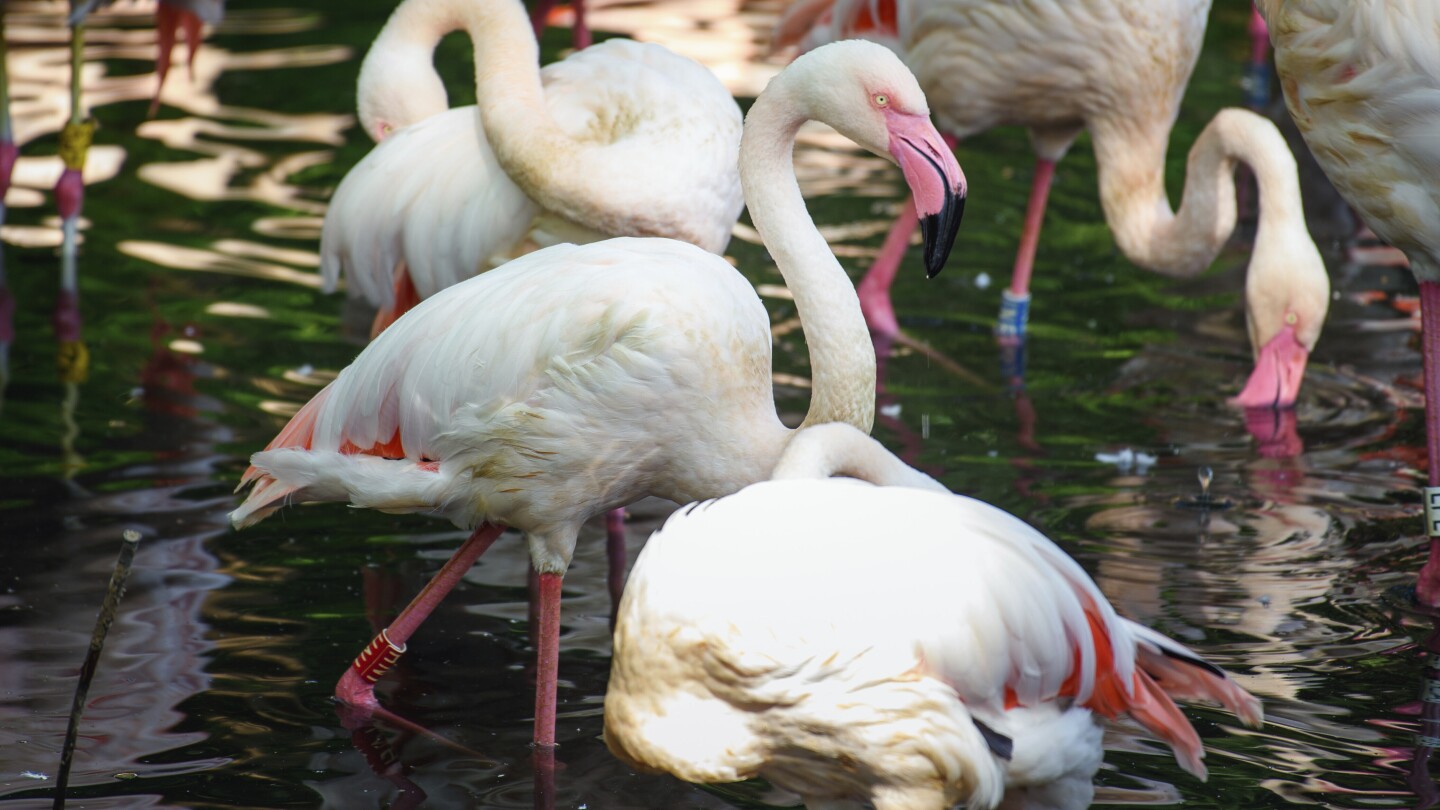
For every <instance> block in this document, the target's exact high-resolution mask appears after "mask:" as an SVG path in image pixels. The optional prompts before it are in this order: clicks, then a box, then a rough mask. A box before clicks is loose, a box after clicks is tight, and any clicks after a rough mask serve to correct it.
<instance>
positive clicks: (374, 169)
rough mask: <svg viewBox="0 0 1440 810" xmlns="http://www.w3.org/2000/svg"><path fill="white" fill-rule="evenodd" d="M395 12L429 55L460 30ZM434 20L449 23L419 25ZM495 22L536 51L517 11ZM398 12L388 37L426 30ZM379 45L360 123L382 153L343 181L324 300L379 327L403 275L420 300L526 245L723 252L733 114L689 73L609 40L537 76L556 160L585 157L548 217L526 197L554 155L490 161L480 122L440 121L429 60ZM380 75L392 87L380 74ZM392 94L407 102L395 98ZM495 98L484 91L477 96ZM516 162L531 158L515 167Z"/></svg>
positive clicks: (411, 49) (645, 47)
mask: <svg viewBox="0 0 1440 810" xmlns="http://www.w3.org/2000/svg"><path fill="white" fill-rule="evenodd" d="M487 2H490V3H501V2H506V3H508V2H509V0H487ZM408 5H411V6H413V7H414V8H418V9H419V12H414V13H415V14H421V12H425V13H426V14H429V15H430V16H432V17H434V20H433V21H432V22H431V23H430V25H431V29H430V30H427V31H424V32H423V33H421V34H417V36H421V41H422V42H423V43H425V45H426V47H428V48H433V46H434V40H436V39H438V33H443V31H444V30H448V29H449V28H451V27H455V26H457V25H459V24H460V22H461V21H462V20H463V19H464V17H463V16H460V15H463V14H464V13H465V12H463V11H456V10H453V9H449V8H447V7H446V6H444V5H443V4H442V3H441V2H435V1H434V0H431V2H429V4H428V5H426V4H425V3H416V2H415V0H411V3H410V4H408ZM436 8H440V9H441V10H442V11H444V12H445V13H446V14H449V15H451V16H448V17H446V16H435V15H439V14H440V13H441V12H440V11H435V12H433V13H432V12H426V9H436ZM504 10H505V11H509V12H512V13H510V14H509V16H510V17H517V18H519V19H518V20H517V21H512V22H513V24H512V27H511V30H510V34H509V35H510V36H519V37H525V38H529V39H530V40H531V47H532V48H533V34H532V33H531V32H530V30H529V28H528V26H526V25H525V24H524V19H523V15H522V10H521V9H519V7H518V5H517V6H516V8H515V9H514V10H510V9H508V8H507V9H504ZM401 11H406V9H405V7H404V6H402V9H401ZM401 11H397V13H396V17H395V18H392V22H391V23H390V24H388V25H387V29H393V28H394V27H396V25H397V23H396V20H402V21H403V20H414V19H426V18H425V17H424V15H422V16H421V17H419V18H417V17H414V16H402V15H401ZM507 19H508V18H507ZM417 25H418V23H417ZM486 30H487V31H489V30H491V29H488V28H487V29H486ZM500 33H501V34H503V33H504V31H503V30H502V31H501V32H500ZM486 36H489V37H491V40H490V41H488V42H479V43H478V45H477V47H479V48H499V47H502V46H501V45H500V44H499V42H500V40H501V35H500V34H495V33H493V32H492V33H490V34H487V35H486ZM392 39H393V38H392V37H388V36H387V33H385V32H382V34H381V37H380V38H378V39H377V44H376V46H375V48H372V52H371V54H370V55H369V56H367V58H366V62H365V66H364V68H363V69H362V74H361V75H362V89H361V94H360V95H361V103H360V108H361V113H362V116H361V117H362V120H363V121H365V122H366V128H367V131H369V132H370V133H371V135H372V137H377V138H383V139H382V140H381V142H380V143H379V144H378V145H377V146H376V148H375V149H374V150H372V151H371V152H370V154H369V155H367V156H366V157H365V158H364V159H363V160H362V161H361V162H360V163H359V164H357V165H356V167H355V168H354V169H353V170H352V171H351V172H350V173H349V174H348V175H346V177H345V179H344V180H343V181H342V182H341V184H340V186H339V188H338V189H336V192H335V195H334V197H333V199H332V202H331V208H330V210H329V212H328V213H327V215H326V218H325V226H324V229H323V232H322V237H321V271H322V274H323V276H324V279H325V282H326V286H327V289H333V288H334V286H335V284H336V282H337V281H338V279H339V278H340V276H341V274H342V272H343V273H344V275H345V276H346V277H347V279H348V280H349V285H350V288H351V290H352V291H353V294H358V295H362V296H363V297H365V298H366V299H367V300H368V301H369V302H370V303H371V304H372V305H374V306H376V307H377V308H379V309H381V310H382V313H383V312H385V311H387V310H391V309H393V308H394V307H395V303H396V302H395V294H394V290H395V287H396V284H397V281H398V277H399V275H400V274H402V273H403V274H406V275H408V278H409V282H410V283H411V284H413V286H414V288H415V291H416V292H417V293H418V294H419V296H420V297H421V298H423V297H426V296H429V295H433V294H434V293H435V292H436V291H438V290H440V289H443V288H444V287H446V286H449V285H450V284H454V283H456V282H458V281H460V280H462V279H464V278H468V277H469V276H471V275H474V274H475V273H478V272H481V271H483V270H486V269H488V268H490V267H493V266H495V265H496V264H499V263H501V262H503V261H504V260H505V259H507V258H511V257H513V256H514V255H517V254H518V253H519V252H523V245H522V243H523V242H525V240H526V239H527V237H532V238H533V239H534V240H535V241H536V242H537V243H538V244H540V245H542V246H543V245H547V244H554V243H557V242H561V241H572V242H590V241H595V240H597V239H603V238H607V237H610V236H661V237H666V238H673V239H679V240H682V241H686V242H690V243H692V244H696V245H699V246H700V247H702V248H704V249H706V250H708V251H711V252H713V253H720V252H722V251H724V249H725V246H726V245H727V244H728V243H729V240H730V232H731V229H732V228H733V227H734V224H735V220H736V218H737V217H738V216H739V214H740V208H741V206H742V205H743V199H742V197H741V193H740V183H739V176H738V173H737V171H736V167H735V156H736V153H737V151H738V149H739V140H740V129H741V119H740V112H739V108H738V107H737V106H736V105H735V102H734V100H733V99H732V98H731V97H730V94H729V93H728V92H727V91H726V90H725V88H724V86H723V85H722V84H720V82H719V80H717V79H716V78H715V77H714V75H712V74H711V73H710V72H709V71H708V70H706V69H705V68H703V67H701V66H700V65H698V64H697V63H695V62H694V61H692V60H689V59H686V58H684V57H681V56H677V55H676V54H674V53H672V52H671V51H669V50H667V49H665V48H663V47H661V46H659V45H654V44H647V43H639V42H633V41H630V40H623V39H614V40H607V41H606V42H603V43H601V44H599V45H597V46H594V47H591V48H587V49H585V50H583V51H579V52H576V53H574V54H572V55H571V56H569V57H567V58H566V59H564V60H563V61H560V62H557V63H554V64H551V65H549V66H547V67H545V68H544V69H543V70H541V71H540V73H539V75H540V81H541V84H542V88H543V105H544V114H546V115H548V116H549V118H550V119H552V121H553V125H554V127H555V128H556V129H557V131H558V133H559V134H560V135H561V136H562V137H563V138H565V139H568V143H566V144H565V145H564V146H562V147H560V148H562V149H563V150H564V152H565V155H564V157H567V158H568V157H570V156H571V155H580V156H582V159H583V162H581V163H580V165H577V166H575V167H574V168H573V169H570V170H568V171H567V174H568V175H569V177H568V180H569V181H571V182H570V183H569V185H568V186H567V188H566V190H565V191H564V192H563V195H564V196H566V202H567V203H568V205H567V210H564V211H558V210H553V209H550V208H547V207H546V206H545V205H544V204H543V202H541V201H537V200H535V199H533V198H532V195H530V194H527V193H526V191H525V190H524V189H527V188H534V187H536V186H543V185H545V184H546V179H545V178H544V176H543V175H544V174H545V169H544V166H545V165H546V164H550V163H554V162H555V161H556V160H558V159H559V158H560V157H562V156H561V155H553V156H547V155H546V154H544V153H543V151H541V150H539V149H538V148H537V147H535V146H533V145H529V144H525V145H522V147H521V148H514V149H511V150H510V151H509V152H507V153H506V154H513V155H516V158H515V159H512V160H509V161H506V160H502V158H501V157H500V156H497V151H501V150H497V149H496V148H495V147H494V146H493V143H492V141H493V138H492V136H490V135H487V131H486V127H485V124H484V122H483V115H482V113H481V111H480V110H479V109H478V108H476V107H466V108H459V109H455V110H449V111H445V112H438V110H437V107H440V108H443V104H444V90H443V87H441V86H440V85H439V81H438V78H436V77H435V76H434V69H433V67H431V66H430V64H429V62H428V60H426V59H423V58H421V53H424V54H425V55H426V56H428V51H427V50H425V48H422V47H419V46H417V45H416V44H415V43H413V42H407V43H405V44H403V45H397V44H395V43H394V42H392V41H391V40H392ZM390 64H395V65H397V76H398V77H399V78H396V77H392V76H391V75H389V73H387V71H386V69H385V67H386V66H387V65H390ZM477 75H478V74H477ZM406 77H408V78H406ZM402 80H403V81H406V82H411V83H413V84H414V85H415V88H416V89H415V90H414V91H413V92H411V91H409V89H408V88H407V87H404V86H400V84H401V82H402ZM411 80H413V82H412V81H411ZM506 91H507V88H505V87H503V86H500V87H494V86H491V85H488V84H485V83H484V82H483V81H482V82H481V83H480V85H479V86H478V90H477V92H480V93H482V94H484V93H487V92H488V93H491V94H492V95H502V96H503V94H504V93H505V92H506ZM523 114H525V113H524V111H521V110H516V111H514V112H513V113H507V115H523ZM392 132H393V133H394V134H393V135H391V133H392ZM523 148H529V149H530V151H531V153H530V154H524V155H523V156H522V155H520V154H519V153H520V151H521V149H523ZM522 158H523V159H522ZM516 173H519V175H520V176H518V177H515V176H512V175H514V174H516ZM577 198H580V199H577ZM576 209H583V211H584V213H583V214H580V215H575V214H574V211H575V210H576ZM393 314H394V316H398V314H400V313H399V312H395V313H393Z"/></svg>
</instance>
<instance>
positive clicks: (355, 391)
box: [231, 42, 965, 746]
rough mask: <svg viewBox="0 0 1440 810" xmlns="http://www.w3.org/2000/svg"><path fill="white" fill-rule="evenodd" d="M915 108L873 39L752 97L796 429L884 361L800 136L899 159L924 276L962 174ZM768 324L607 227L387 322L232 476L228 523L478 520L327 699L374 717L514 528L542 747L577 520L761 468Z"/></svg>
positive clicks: (846, 408) (667, 248) (846, 414)
mask: <svg viewBox="0 0 1440 810" xmlns="http://www.w3.org/2000/svg"><path fill="white" fill-rule="evenodd" d="M592 50H594V49H592ZM525 76H528V82H527V83H523V84H522V83H521V81H520V80H521V78H522V77H525ZM510 80H511V82H512V83H513V86H512V91H511V92H512V95H513V94H518V93H522V92H523V93H525V94H527V95H528V97H529V98H531V99H538V96H539V93H540V87H539V79H538V76H536V74H535V73H534V72H533V70H532V71H530V72H529V73H528V74H517V75H516V76H514V77H512V78H511V79H510ZM532 103H538V100H537V101H535V102H532ZM516 105H517V102H514V101H512V102H511V103H510V105H509V106H516ZM929 112H930V111H929V107H928V106H927V104H926V102H925V96H924V94H923V93H922V92H921V91H920V88H919V85H918V84H917V83H916V82H915V78H914V76H913V75H912V74H911V73H910V72H909V71H908V70H906V69H905V66H904V65H903V64H901V62H900V60H899V59H897V58H896V57H895V56H894V55H893V54H891V53H890V52H889V51H887V50H885V49H884V48H881V47H879V46H877V45H874V44H871V43H865V42H851V43H837V44H835V45H831V46H828V47H826V48H821V49H817V50H816V51H814V52H813V53H811V54H809V55H808V56H806V57H805V58H803V59H799V60H796V62H795V63H794V64H793V65H791V66H790V67H789V68H787V69H786V70H785V71H784V72H783V73H781V74H780V75H779V76H778V77H776V78H775V79H774V80H773V81H772V82H771V83H770V86H769V87H768V88H766V90H765V92H764V93H763V94H762V95H761V96H760V98H759V99H757V100H756V102H755V104H754V106H753V107H752V108H751V110H750V115H749V118H748V119H747V121H746V123H745V137H744V140H743V142H742V145H741V149H740V173H741V177H742V182H743V183H744V187H745V192H746V199H747V201H748V203H749V206H750V212H751V215H752V219H753V221H754V222H755V227H756V228H757V230H759V232H760V234H761V237H762V238H763V239H764V242H765V245H766V247H767V248H768V249H769V250H770V253H771V255H772V256H773V257H774V259H775V262H776V266H777V267H778V268H779V270H780V272H781V274H782V275H784V277H785V280H786V283H787V284H788V285H789V287H790V290H791V292H792V293H793V294H794V298H795V304H796V307H797V308H798V310H799V313H800V316H801V318H802V319H803V321H804V329H805V334H806V338H807V342H808V343H809V346H810V359H811V367H812V370H813V388H812V396H811V403H810V410H809V413H808V414H807V416H806V421H805V424H817V423H823V422H832V421H843V422H848V423H850V424H853V425H854V426H855V427H857V428H858V429H862V430H865V431H868V430H869V429H870V427H871V424H872V422H873V420H874V413H875V411H874V409H875V357H874V353H873V352H872V351H871V350H870V341H869V336H868V334H867V331H866V328H865V323H864V318H863V317H862V316H861V314H860V307H859V303H858V301H857V300H856V297H855V293H854V289H853V287H852V286H851V285H850V281H849V279H848V278H847V277H846V275H845V272H844V270H843V269H842V268H841V267H840V264H839V262H838V261H836V259H835V257H834V255H833V254H831V253H830V251H829V250H828V248H827V247H826V244H825V240H824V238H823V237H822V236H821V235H820V233H819V231H818V230H817V229H816V228H815V224H814V222H813V221H811V219H810V217H809V215H808V213H807V212H806V210H805V203H804V200H803V199H802V198H801V196H800V188H799V185H798V184H797V182H796V180H795V172H794V167H793V164H792V156H791V153H792V150H793V148H794V144H795V135H796V132H797V131H798V129H799V127H800V125H801V124H802V123H804V122H805V121H806V120H808V119H812V118H813V119H817V120H820V121H824V122H826V123H829V124H830V125H831V126H834V127H835V128H836V129H838V130H839V131H841V132H842V133H844V134H846V135H847V136H848V137H850V138H852V139H854V140H855V141H856V142H858V143H860V144H861V145H863V146H864V147H865V148H867V149H870V150H871V151H873V152H875V153H877V154H880V155H888V156H890V157H891V159H893V160H894V161H895V162H896V163H898V164H899V165H900V168H901V170H902V171H903V172H904V174H905V177H906V179H907V180H908V181H909V184H910V187H911V188H912V189H913V191H914V195H915V206H916V208H917V209H918V210H919V211H921V212H922V214H923V215H924V216H925V217H926V220H927V222H929V223H931V225H930V226H929V227H927V229H926V233H927V236H928V237H929V239H930V241H929V242H928V243H927V250H926V266H927V268H928V269H929V270H930V271H931V272H932V273H934V272H937V271H938V270H939V269H940V268H941V267H942V266H943V264H944V262H945V258H946V256H947V255H948V253H949V249H950V245H951V243H952V242H953V240H954V235H955V231H956V229H957V228H958V227H959V211H960V207H961V201H962V200H963V199H964V193H965V181H964V176H963V174H962V173H961V171H960V167H959V165H958V164H957V163H956V162H955V158H954V156H953V155H952V154H951V153H950V151H949V150H948V149H946V148H945V147H944V144H943V142H942V141H941V139H940V135H939V133H937V132H936V131H935V128H934V126H933V125H932V124H931V123H930V118H929ZM770 340H771V339H770V319H769V316H768V315H767V313H766V311H765V308H764V306H762V305H761V303H760V300H759V298H758V297H757V296H756V294H755V291H754V289H753V288H752V287H751V286H750V283H749V282H748V281H746V280H745V278H744V277H743V276H741V275H740V274H739V273H738V272H736V271H735V270H734V268H732V267H731V266H730V265H729V264H728V263H727V262H725V261H724V260H723V259H721V258H719V257H717V256H715V255H713V254H710V253H707V252H705V251H703V250H701V249H700V248H698V247H695V246H694V245H691V244H688V243H685V242H679V241H674V240H667V239H632V238H621V239H613V240H609V241H606V242H600V243H596V244H592V245H584V246H574V245H557V246H554V247H551V248H547V249H544V250H540V251H537V252H535V253H531V254H529V255H527V256H524V257H522V258H520V259H517V260H515V261H513V262H510V263H508V264H506V265H504V266H502V267H499V268H497V269H495V270H492V271H490V272H488V273H484V274H482V275H479V276H476V277H474V278H472V279H470V280H468V281H465V282H462V283H460V284H457V285H454V286H452V287H449V288H447V289H445V290H443V291H441V292H440V293H438V294H436V295H434V296H432V297H430V298H429V299H427V300H425V301H423V302H421V304H420V305H419V306H417V307H416V308H415V309H413V310H411V311H410V312H409V313H407V314H406V315H405V316H404V317H402V318H401V319H400V320H398V321H396V322H395V323H394V324H393V325H392V326H391V327H390V328H389V329H386V330H385V332H384V333H382V334H381V335H380V336H379V337H378V338H377V339H376V340H375V341H374V342H372V343H371V344H370V345H369V346H368V347H367V348H366V349H365V350H364V351H363V352H362V353H361V354H360V356H359V357H358V358H356V360H355V362H354V363H352V364H351V365H350V366H349V367H348V368H347V369H345V370H344V371H342V372H341V373H340V376H339V377H338V378H337V379H336V380H335V381H334V382H333V383H331V384H330V385H329V386H327V387H326V388H325V389H324V390H323V391H321V392H320V393H319V394H317V395H316V396H315V398H314V399H312V400H311V401H310V402H309V404H307V405H306V406H305V407H304V408H302V409H301V410H300V412H299V413H298V414H296V416H295V417H294V418H293V419H292V420H291V421H290V423H289V424H288V425H287V426H286V427H285V429H284V430H282V431H281V433H280V435H279V436H277V437H276V439H275V440H274V441H273V442H271V444H270V446H269V448H268V449H267V450H266V451H265V452H261V453H257V454H256V455H255V456H254V457H253V458H252V460H251V461H252V464H253V466H252V467H251V468H250V469H249V470H248V471H247V472H246V474H245V477H244V479H243V481H242V486H244V485H245V484H251V483H253V484H254V487H253V488H252V489H251V491H250V494H249V496H248V497H247V498H246V500H245V502H244V503H243V504H242V505H241V506H240V507H239V508H238V509H236V510H235V511H234V512H233V513H232V514H231V520H232V521H233V522H234V523H235V525H236V526H246V525H249V524H251V523H254V522H256V521H258V520H260V519H262V518H264V517H265V516H266V515H268V514H270V513H272V512H274V511H275V510H277V509H279V508H280V507H282V506H283V505H285V504H287V503H290V502H291V501H307V500H322V501H348V502H349V503H351V504H352V505H355V506H365V507H370V508H374V509H381V510H385V511H392V512H431V513H438V514H442V515H445V516H446V517H449V518H450V519H451V520H452V521H454V522H455V523H456V524H457V525H459V526H462V527H466V528H469V529H471V530H473V533H472V534H471V535H470V538H469V539H468V540H466V542H465V544H464V545H463V546H462V547H461V548H460V550H458V551H457V552H456V553H455V555H454V556H453V557H452V558H451V559H450V561H449V562H448V563H446V565H445V566H444V568H442V569H441V571H440V573H439V574H437V575H436V577H435V579H434V580H432V581H431V583H430V584H429V585H427V586H426V588H425V590H423V591H422V592H421V593H420V595H419V596H417V597H416V598H415V600H414V601H413V602H411V604H410V606H409V607H407V608H406V609H405V610H404V611H403V612H402V613H401V614H400V616H399V617H397V618H396V619H395V621H394V622H393V623H392V624H391V625H390V626H389V627H388V628H387V629H386V630H383V631H381V633H380V635H379V636H378V637H377V638H376V639H375V640H374V641H373V642H371V644H370V645H369V646H368V647H367V648H366V650H365V651H364V652H363V653H361V655H360V657H359V658H357V659H356V661H355V663H354V665H353V666H352V667H351V668H350V669H349V670H347V671H346V673H345V675H344V676H343V677H342V678H341V680H340V683H339V684H338V685H337V687H336V695H337V697H339V698H340V699H341V700H342V701H344V702H346V703H349V704H352V705H356V706H359V707H362V708H364V709H366V710H369V711H373V710H375V709H378V708H379V707H378V704H377V703H376V701H375V696H374V686H373V684H374V681H375V680H376V679H377V678H378V677H379V676H380V674H382V673H383V672H384V670H385V669H386V668H388V667H389V666H390V665H391V664H393V662H394V661H395V660H396V659H398V657H399V655H400V654H401V653H402V652H404V649H405V642H406V640H407V639H408V638H409V637H410V635H411V634H412V633H413V632H414V631H415V630H416V629H417V628H418V627H419V626H420V624H421V622H423V621H424V619H425V617H426V616H427V615H429V613H430V611H431V610H432V609H433V608H434V607H435V605H436V604H437V603H438V602H439V600H440V599H441V598H443V597H444V595H445V594H446V593H447V592H449V591H450V590H451V589H452V588H453V587H454V585H455V583H456V582H458V581H459V579H460V577H461V576H463V575H464V573H465V571H466V570H467V569H469V567H470V566H471V564H472V563H474V562H475V560H476V559H477V558H478V557H479V556H480V554H481V553H483V552H484V550H485V549H486V548H487V547H488V546H489V545H490V544H491V543H492V542H494V541H495V539H496V538H497V537H499V535H500V533H501V531H502V530H503V528H504V527H505V526H513V527H515V528H518V529H521V530H522V531H523V532H524V533H525V536H526V541H527V542H528V544H529V549H530V554H531V559H532V562H533V564H534V566H535V569H536V571H537V572H539V581H540V622H539V624H540V628H539V643H538V645H537V646H538V648H539V650H538V659H539V662H538V664H537V667H536V672H537V674H536V680H537V682H538V683H537V686H536V717H535V741H536V742H537V743H538V744H539V745H541V746H549V745H552V744H553V743H554V742H555V712H556V671H557V665H558V660H559V631H560V612H559V598H560V588H561V582H562V577H563V576H564V573H565V570H566V567H567V566H568V564H569V561H570V558H571V554H572V553H573V551H574V546H575V541H576V537H577V534H578V532H579V529H580V526H581V524H582V523H583V522H584V521H585V520H586V519H588V518H589V517H591V516H593V515H596V514H599V513H600V512H603V511H606V510H609V509H613V508H616V507H619V506H623V505H625V504H627V503H632V502H634V501H635V500H637V499H638V498H640V497H642V496H645V495H649V494H653V495H657V496H659V497H663V498H667V499H670V500H673V501H676V502H677V503H685V502H688V501H692V500H695V499H697V498H705V497H714V496H717V495H723V494H725V493H729V492H734V491H735V490H737V489H739V488H740V487H742V486H745V485H746V484H749V483H753V482H755V481H759V480H762V479H764V478H766V477H767V476H768V475H769V473H770V470H771V469H772V468H773V466H774V464H775V461H776V459H777V458H779V455H780V453H781V451H782V450H783V449H784V448H785V445H786V444H787V443H788V442H789V440H790V437H791V435H792V434H793V431H791V430H790V429H788V428H786V427H785V426H784V425H783V424H781V422H780V420H779V418H778V416H777V415H776V412H775V405H774V399H773V394H772V383H771V373H772V369H771V347H770Z"/></svg>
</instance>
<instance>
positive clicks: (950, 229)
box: [920, 189, 965, 278]
mask: <svg viewBox="0 0 1440 810" xmlns="http://www.w3.org/2000/svg"><path fill="white" fill-rule="evenodd" d="M964 214H965V198H964V197H963V196H960V195H957V194H954V193H953V192H951V191H949V190H948V189H947V190H946V193H945V204H944V205H943V206H942V207H941V208H940V212H939V213H937V214H931V215H930V216H927V217H925V218H924V219H922V220H920V230H921V232H922V233H923V234H924V235H925V277H926V278H934V277H936V276H938V275H940V271H941V270H943V269H945V262H946V260H947V259H949V258H950V248H951V247H953V246H954V244H955V234H956V233H957V232H958V231H959V230H960V219H961V218H962V217H963V216H964Z"/></svg>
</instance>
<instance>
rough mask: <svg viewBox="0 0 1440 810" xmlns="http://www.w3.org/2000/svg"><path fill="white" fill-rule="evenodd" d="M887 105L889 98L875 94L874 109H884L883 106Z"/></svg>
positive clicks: (881, 94)
mask: <svg viewBox="0 0 1440 810" xmlns="http://www.w3.org/2000/svg"><path fill="white" fill-rule="evenodd" d="M889 103H890V97H889V96H887V95H885V94H884V93H876V94H875V106H876V107H884V106H885V105H887V104H889Z"/></svg>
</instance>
